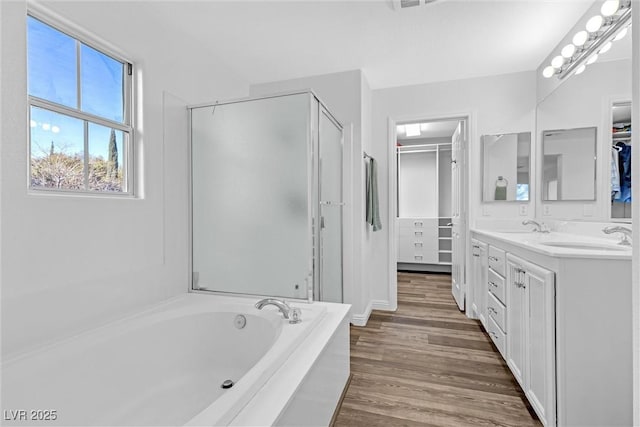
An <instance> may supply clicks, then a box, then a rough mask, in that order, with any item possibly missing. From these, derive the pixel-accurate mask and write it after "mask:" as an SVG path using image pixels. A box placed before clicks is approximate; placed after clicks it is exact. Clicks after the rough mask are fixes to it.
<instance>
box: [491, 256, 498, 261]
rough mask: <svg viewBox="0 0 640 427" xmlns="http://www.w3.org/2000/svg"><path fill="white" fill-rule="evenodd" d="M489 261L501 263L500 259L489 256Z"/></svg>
mask: <svg viewBox="0 0 640 427" xmlns="http://www.w3.org/2000/svg"><path fill="white" fill-rule="evenodd" d="M489 259H490V260H491V261H495V262H498V261H500V260H499V259H498V258H496V257H494V256H489Z"/></svg>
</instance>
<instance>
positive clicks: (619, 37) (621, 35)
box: [613, 27, 629, 42]
mask: <svg viewBox="0 0 640 427" xmlns="http://www.w3.org/2000/svg"><path fill="white" fill-rule="evenodd" d="M628 32H629V27H624V28H623V29H622V30H620V32H619V33H618V34H616V36H615V37H614V38H613V41H614V42H617V41H618V40H622V39H623V38H624V36H626V35H627V33H628Z"/></svg>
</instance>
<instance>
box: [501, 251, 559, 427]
mask: <svg viewBox="0 0 640 427" xmlns="http://www.w3.org/2000/svg"><path fill="white" fill-rule="evenodd" d="M506 266H507V286H506V290H507V301H508V304H507V307H508V310H507V311H506V313H507V336H508V337H509V339H508V340H507V355H506V356H507V357H506V359H507V365H508V366H509V368H510V369H511V372H513V375H514V377H515V378H516V380H517V381H518V383H519V384H520V386H521V387H522V389H523V390H524V393H525V395H526V396H527V398H528V399H529V402H530V403H531V405H532V406H533V407H534V409H535V411H536V413H537V414H538V417H539V418H540V421H542V423H543V424H544V425H546V426H550V425H555V424H556V421H555V414H556V408H555V310H554V307H555V283H554V278H555V277H554V273H553V272H552V271H549V270H547V269H545V268H542V267H539V266H537V265H535V264H532V263H530V262H527V261H525V260H523V259H521V258H518V257H517V256H514V255H511V254H507V262H506Z"/></svg>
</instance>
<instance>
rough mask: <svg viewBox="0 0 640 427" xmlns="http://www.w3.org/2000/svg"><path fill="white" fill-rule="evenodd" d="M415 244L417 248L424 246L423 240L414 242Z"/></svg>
mask: <svg viewBox="0 0 640 427" xmlns="http://www.w3.org/2000/svg"><path fill="white" fill-rule="evenodd" d="M413 246H415V247H416V248H421V247H422V242H415V243H414V244H413Z"/></svg>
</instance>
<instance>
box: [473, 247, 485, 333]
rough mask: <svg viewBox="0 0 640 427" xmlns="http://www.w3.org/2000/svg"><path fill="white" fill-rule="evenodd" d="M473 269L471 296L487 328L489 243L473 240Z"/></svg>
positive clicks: (479, 316) (477, 312)
mask: <svg viewBox="0 0 640 427" xmlns="http://www.w3.org/2000/svg"><path fill="white" fill-rule="evenodd" d="M471 253H472V255H473V259H472V267H471V268H472V271H471V275H472V277H471V289H469V293H470V298H472V300H473V301H474V305H475V310H476V314H477V316H478V319H480V323H482V326H484V328H485V329H487V319H488V317H487V244H486V243H482V242H480V241H478V240H472V251H471Z"/></svg>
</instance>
